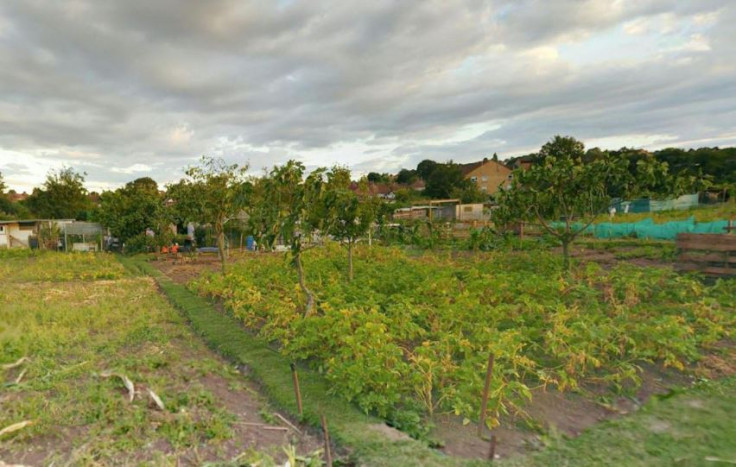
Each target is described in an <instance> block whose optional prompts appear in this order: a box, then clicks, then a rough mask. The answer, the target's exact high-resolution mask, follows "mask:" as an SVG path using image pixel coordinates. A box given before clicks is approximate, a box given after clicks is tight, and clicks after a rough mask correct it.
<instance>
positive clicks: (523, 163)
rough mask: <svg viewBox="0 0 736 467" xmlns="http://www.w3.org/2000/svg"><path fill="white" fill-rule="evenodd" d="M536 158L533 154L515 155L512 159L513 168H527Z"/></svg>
mask: <svg viewBox="0 0 736 467" xmlns="http://www.w3.org/2000/svg"><path fill="white" fill-rule="evenodd" d="M536 159H537V156H535V155H533V154H529V155H527V156H521V157H517V158H516V159H515V160H514V165H513V168H514V169H524V170H528V169H529V168H530V167H531V166H532V165H534V161H535V160H536Z"/></svg>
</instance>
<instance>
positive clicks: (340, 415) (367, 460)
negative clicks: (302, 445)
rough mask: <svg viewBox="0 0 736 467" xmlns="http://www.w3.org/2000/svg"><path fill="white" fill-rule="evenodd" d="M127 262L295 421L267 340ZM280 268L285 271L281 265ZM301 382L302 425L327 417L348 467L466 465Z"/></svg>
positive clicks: (406, 420)
mask: <svg viewBox="0 0 736 467" xmlns="http://www.w3.org/2000/svg"><path fill="white" fill-rule="evenodd" d="M123 261H125V263H126V264H127V265H128V266H129V267H131V269H133V268H140V269H141V270H143V271H145V272H146V273H149V274H151V275H153V276H154V277H155V278H156V280H157V282H158V284H159V286H160V287H161V289H162V291H163V292H164V293H166V294H167V296H168V297H169V299H170V300H171V301H172V303H173V304H174V305H175V306H176V307H177V308H179V309H180V310H181V311H182V313H183V314H184V315H185V316H186V318H187V319H188V320H189V321H190V323H191V325H192V327H193V328H194V329H195V330H196V332H197V333H198V334H199V335H200V336H201V337H202V339H204V340H205V341H206V342H207V343H208V344H209V345H210V346H211V347H212V348H214V349H216V350H217V352H218V353H220V354H221V355H223V356H225V357H227V358H229V359H230V360H232V361H234V362H236V363H238V364H241V365H247V366H248V368H249V369H250V370H251V372H252V375H253V377H254V378H255V379H256V381H258V382H259V385H260V387H261V388H262V389H263V390H264V391H265V392H266V394H267V395H268V396H269V398H270V401H271V402H273V403H274V404H277V406H278V407H279V408H280V409H285V410H288V411H289V412H290V413H291V414H292V415H295V416H296V414H297V407H296V401H295V400H294V391H293V388H292V379H291V371H290V369H289V366H290V363H292V360H291V359H290V358H287V357H285V356H283V355H281V354H280V353H278V352H274V350H273V347H272V346H270V345H269V344H268V343H267V342H266V341H265V340H264V339H262V338H259V337H257V336H253V335H251V334H250V333H248V332H247V331H246V330H244V329H243V327H242V326H241V325H240V324H241V323H242V320H240V319H236V318H234V317H233V316H230V315H228V314H225V313H221V312H219V311H218V310H216V309H215V306H214V305H212V304H210V303H209V302H208V301H207V300H205V299H203V298H202V297H200V296H197V295H195V294H193V293H191V292H190V291H189V290H187V289H186V288H185V287H184V286H183V285H180V284H176V283H174V282H172V281H171V280H170V279H169V278H168V277H165V276H163V275H162V274H161V273H160V272H159V271H157V270H156V269H154V268H153V267H151V266H150V265H149V264H147V263H144V262H141V261H139V260H133V259H129V258H124V259H123ZM279 264H280V265H282V266H283V263H282V262H279ZM287 270H288V268H287ZM281 272H282V273H283V272H284V271H281ZM231 275H232V274H230V275H229V276H231ZM243 296H245V294H244V295H243ZM291 314H292V315H293V313H291ZM299 382H300V387H301V391H302V396H303V398H304V400H305V401H309V403H305V404H304V415H303V417H302V421H303V422H305V423H308V424H309V425H312V426H313V427H315V428H319V426H320V416H321V415H325V416H326V418H327V420H328V423H329V426H330V435H331V436H332V438H333V439H334V440H335V441H336V442H337V443H339V444H340V445H342V446H349V447H350V450H351V455H350V457H349V458H348V459H347V461H346V464H352V463H354V464H356V465H371V466H378V467H382V466H386V467H389V466H395V465H402V466H417V467H419V466H422V467H427V466H443V467H444V466H452V465H464V463H463V462H458V461H456V460H454V459H452V458H449V457H447V456H442V455H438V454H437V452H436V451H434V450H432V449H428V448H427V447H426V446H424V445H423V444H422V443H419V442H415V441H412V440H398V441H392V440H390V439H388V438H387V437H386V436H384V435H383V434H382V433H380V432H379V431H378V430H376V426H377V424H381V423H382V422H381V420H379V419H377V418H375V417H371V416H368V415H365V414H363V413H361V412H360V411H358V410H356V408H355V406H354V405H353V404H350V403H348V402H346V401H345V400H344V399H343V398H339V397H335V396H334V395H331V394H328V392H329V391H330V387H331V385H330V384H329V383H328V382H327V381H326V380H325V378H324V377H322V376H321V375H320V374H318V373H316V372H315V371H312V370H310V369H308V368H299ZM411 419H412V416H411V414H406V413H400V412H397V413H396V414H395V416H393V417H391V420H393V421H394V423H396V424H397V426H401V427H402V428H407V427H408V426H409V425H411ZM415 429H416V433H417V434H419V433H421V432H422V428H421V427H415Z"/></svg>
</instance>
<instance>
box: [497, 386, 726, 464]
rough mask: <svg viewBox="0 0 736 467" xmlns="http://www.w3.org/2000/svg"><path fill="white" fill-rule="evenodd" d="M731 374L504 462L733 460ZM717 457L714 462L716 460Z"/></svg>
mask: <svg viewBox="0 0 736 467" xmlns="http://www.w3.org/2000/svg"><path fill="white" fill-rule="evenodd" d="M735 420H736V378H734V377H731V378H728V379H724V380H721V381H712V382H707V383H703V384H699V385H697V386H696V387H694V388H692V389H690V390H685V391H680V392H677V393H673V394H670V395H668V396H665V397H662V398H655V399H653V400H651V401H650V402H649V403H647V404H646V405H645V406H644V407H643V408H642V409H641V410H639V411H638V412H636V413H634V414H632V415H630V416H627V417H624V418H621V419H618V420H612V421H609V422H604V423H602V424H600V425H597V426H596V427H594V428H592V429H591V430H588V431H586V432H585V433H583V434H582V435H581V436H579V437H578V438H575V439H572V440H557V441H554V440H553V441H550V443H551V446H550V447H548V448H547V449H545V450H544V451H541V452H539V453H535V454H531V455H527V456H519V457H515V458H512V459H509V460H508V461H505V462H502V464H501V465H504V466H550V465H566V466H571V467H572V466H590V465H596V466H598V465H610V466H660V465H661V466H670V465H683V466H699V465H709V466H721V465H724V466H725V465H733V464H734V463H736V441H735V440H736V421H735ZM717 459H718V460H717Z"/></svg>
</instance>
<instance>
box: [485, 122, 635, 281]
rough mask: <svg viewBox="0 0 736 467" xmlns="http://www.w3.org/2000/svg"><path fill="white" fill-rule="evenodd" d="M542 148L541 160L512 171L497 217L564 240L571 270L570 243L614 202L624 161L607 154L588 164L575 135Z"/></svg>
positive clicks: (565, 262) (624, 173) (624, 170)
mask: <svg viewBox="0 0 736 467" xmlns="http://www.w3.org/2000/svg"><path fill="white" fill-rule="evenodd" d="M540 153H541V154H543V160H542V162H541V163H539V164H536V165H533V166H532V167H531V168H529V169H528V170H521V169H520V170H516V171H514V172H513V181H512V184H511V187H510V188H509V189H508V190H502V191H501V192H500V193H499V196H498V202H499V205H500V209H499V210H497V212H496V213H494V220H495V221H496V222H498V223H504V222H509V221H511V222H513V221H516V222H518V221H529V222H535V223H538V224H539V225H541V226H542V228H543V229H544V230H545V231H546V232H547V233H549V234H550V235H552V236H554V237H555V238H557V239H558V240H559V241H560V243H561V244H562V254H563V267H564V269H565V270H566V271H567V270H568V269H569V268H570V244H571V243H572V242H573V241H574V240H575V238H576V237H577V236H578V235H579V234H580V233H582V232H583V231H584V230H585V229H587V228H588V226H590V224H592V223H593V221H594V220H595V218H596V216H597V215H598V214H600V213H601V212H605V210H606V209H607V208H608V207H609V206H610V203H611V196H610V193H609V192H608V188H609V187H610V186H617V185H620V183H621V182H620V181H621V180H623V179H624V178H625V177H626V176H627V174H628V172H627V168H626V162H625V161H623V160H622V159H614V158H610V157H606V158H601V159H597V160H595V161H592V162H589V163H587V164H586V163H584V162H583V156H584V147H583V144H582V143H580V142H579V141H577V140H575V139H574V138H571V137H560V136H556V137H555V138H554V139H553V140H552V141H550V142H549V143H547V144H545V145H544V146H543V147H542V150H541V151H540ZM560 220H561V221H562V222H560V223H557V222H558V221H560ZM560 224H561V225H560Z"/></svg>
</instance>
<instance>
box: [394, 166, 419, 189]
mask: <svg viewBox="0 0 736 467" xmlns="http://www.w3.org/2000/svg"><path fill="white" fill-rule="evenodd" d="M417 178H419V176H418V175H417V171H416V170H409V169H401V170H399V173H398V174H396V183H400V184H402V185H411V184H412V183H414V182H416V181H417Z"/></svg>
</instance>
